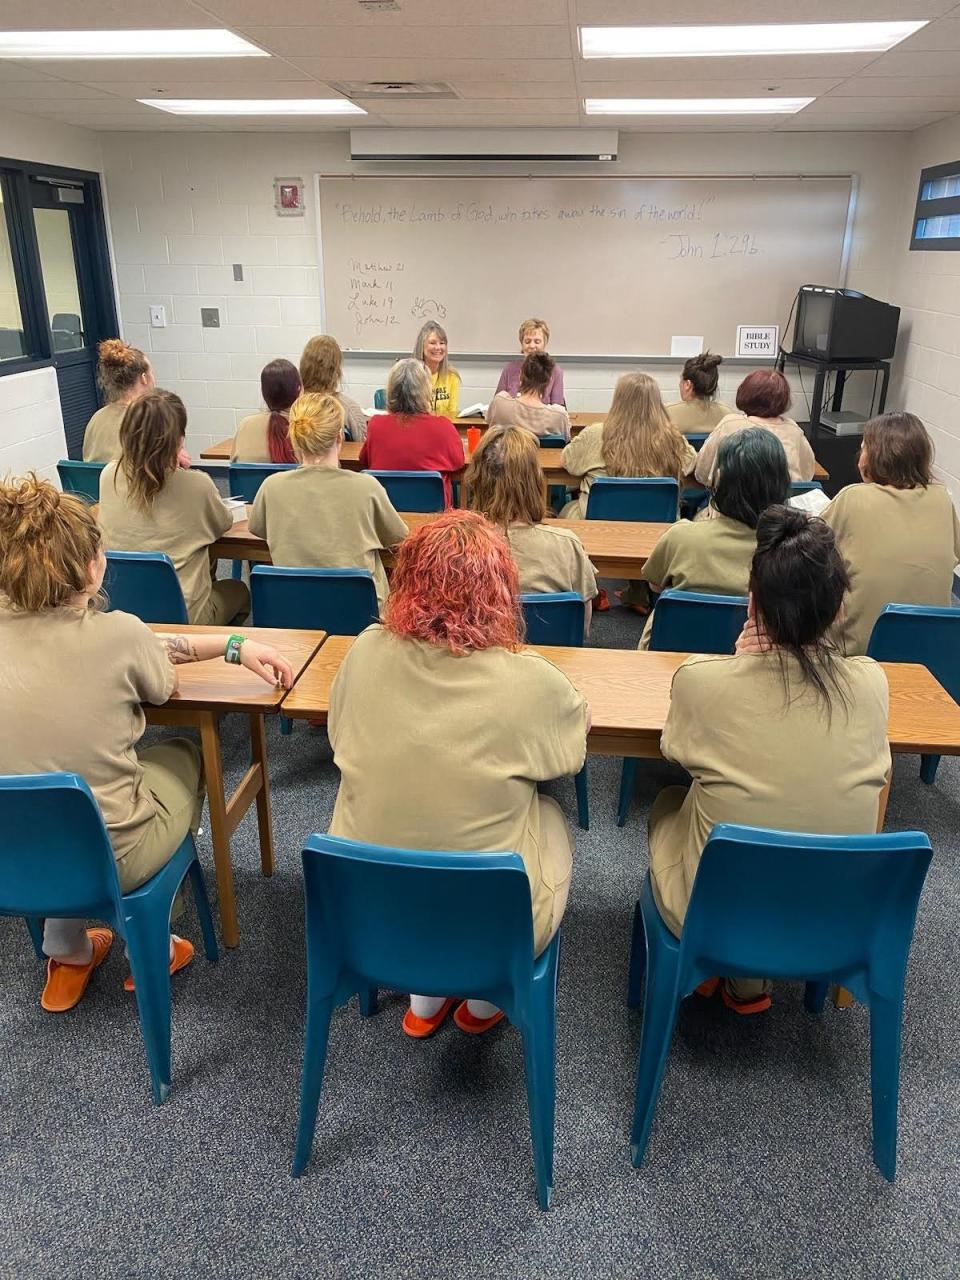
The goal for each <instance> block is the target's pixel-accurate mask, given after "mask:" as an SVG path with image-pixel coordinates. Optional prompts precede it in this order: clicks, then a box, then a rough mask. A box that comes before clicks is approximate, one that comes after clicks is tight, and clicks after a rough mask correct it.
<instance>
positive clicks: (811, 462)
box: [695, 413, 817, 489]
mask: <svg viewBox="0 0 960 1280" xmlns="http://www.w3.org/2000/svg"><path fill="white" fill-rule="evenodd" d="M747 427H762V428H763V430H764V431H769V432H771V433H772V434H773V435H775V436H776V437H777V439H778V440H779V441H780V443H781V444H782V445H783V451H784V453H785V454H786V455H787V469H788V470H789V472H790V479H791V480H812V479H813V473H814V469H815V468H816V465H817V460H816V458H815V457H814V456H813V450H812V449H811V448H810V442H809V440H808V439H807V437H806V436H805V435H804V434H803V432H802V431H801V430H800V428H799V427H798V426H797V424H796V423H795V422H794V421H793V419H792V418H783V419H782V420H781V421H780V422H767V421H766V420H765V419H761V418H748V417H746V416H745V415H744V414H742V413H731V414H730V415H729V417H726V418H724V419H723V421H722V422H721V423H720V424H719V425H718V426H716V427H714V429H713V430H712V431H711V432H710V435H709V436H708V437H707V438H706V440H704V442H703V448H702V449H701V450H700V452H699V453H698V454H697V468H696V472H695V475H696V477H697V479H698V480H699V481H700V483H701V484H702V485H706V487H707V488H708V489H712V488H713V481H714V473H715V471H716V466H717V450H718V449H719V448H720V442H721V441H722V440H726V438H727V436H733V435H736V434H737V432H738V431H745V430H746V429H747Z"/></svg>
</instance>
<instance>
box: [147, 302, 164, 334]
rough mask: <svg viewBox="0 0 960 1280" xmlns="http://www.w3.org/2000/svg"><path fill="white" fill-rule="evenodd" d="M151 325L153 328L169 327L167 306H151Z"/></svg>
mask: <svg viewBox="0 0 960 1280" xmlns="http://www.w3.org/2000/svg"><path fill="white" fill-rule="evenodd" d="M150 327H151V328H152V329H165V328H166V327H167V308H166V307H160V306H156V307H151V308H150Z"/></svg>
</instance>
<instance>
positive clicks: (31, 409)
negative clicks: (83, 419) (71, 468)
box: [0, 369, 67, 485]
mask: <svg viewBox="0 0 960 1280" xmlns="http://www.w3.org/2000/svg"><path fill="white" fill-rule="evenodd" d="M66 456H67V442H66V437H65V436H64V433H63V416H62V414H61V412H60V394H59V392H58V391H57V375H56V373H55V371H54V370H53V369H31V370H30V371H29V372H28V373H11V374H7V375H6V377H3V378H0V476H21V475H24V474H25V473H26V472H28V471H36V472H37V474H38V475H40V476H43V478H44V479H46V480H52V481H53V483H54V484H57V485H59V483H60V481H59V479H58V477H57V463H58V462H59V460H60V459H61V458H65V457H66Z"/></svg>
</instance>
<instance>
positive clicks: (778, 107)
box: [583, 98, 813, 116]
mask: <svg viewBox="0 0 960 1280" xmlns="http://www.w3.org/2000/svg"><path fill="white" fill-rule="evenodd" d="M811 102H813V98H586V99H584V104H583V106H584V110H585V111H586V113H587V115H588V116H762V115H778V116H787V115H789V116H792V115H794V114H795V113H796V112H797V111H802V110H803V108H804V107H809V105H810V103H811Z"/></svg>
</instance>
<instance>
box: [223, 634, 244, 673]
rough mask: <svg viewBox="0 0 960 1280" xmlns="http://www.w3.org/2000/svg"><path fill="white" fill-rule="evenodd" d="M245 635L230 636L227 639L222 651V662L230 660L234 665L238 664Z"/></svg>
mask: <svg viewBox="0 0 960 1280" xmlns="http://www.w3.org/2000/svg"><path fill="white" fill-rule="evenodd" d="M246 638H247V637H246V636H231V637H230V639H229V640H228V641H227V647H226V649H224V651H223V660H224V662H232V663H233V664H234V666H237V667H239V665H240V649H241V647H242V645H243V643H244V641H245V640H246Z"/></svg>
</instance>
